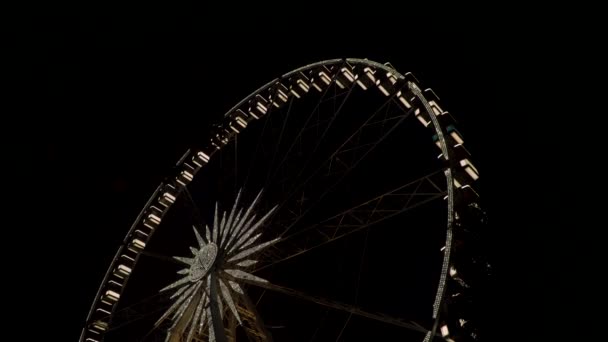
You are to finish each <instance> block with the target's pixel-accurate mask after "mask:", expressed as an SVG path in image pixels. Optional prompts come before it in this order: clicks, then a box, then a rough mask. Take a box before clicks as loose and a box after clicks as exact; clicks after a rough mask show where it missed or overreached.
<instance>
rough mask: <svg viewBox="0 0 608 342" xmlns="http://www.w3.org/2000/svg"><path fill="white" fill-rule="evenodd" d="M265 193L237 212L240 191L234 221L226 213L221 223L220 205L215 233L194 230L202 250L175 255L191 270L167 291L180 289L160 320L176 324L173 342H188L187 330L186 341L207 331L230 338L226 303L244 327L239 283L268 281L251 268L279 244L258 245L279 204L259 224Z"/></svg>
mask: <svg viewBox="0 0 608 342" xmlns="http://www.w3.org/2000/svg"><path fill="white" fill-rule="evenodd" d="M261 194H262V192H261V191H260V193H258V195H257V196H256V198H255V199H254V200H253V202H252V203H251V205H250V206H249V207H248V208H247V209H246V211H245V213H244V214H243V208H240V209H238V212H237V207H238V205H239V199H240V197H241V192H240V191H239V193H238V194H237V197H236V200H235V201H234V205H233V206H232V210H231V211H230V213H229V214H228V218H226V212H224V213H223V215H222V218H221V221H220V219H219V216H218V204H217V203H216V204H215V217H214V220H213V229H212V230H210V229H209V226H206V227H205V238H203V237H202V236H201V234H200V233H199V231H198V230H197V228H196V227H193V228H194V235H195V236H196V240H197V242H198V248H195V247H190V250H191V252H192V256H191V257H179V256H176V257H173V258H174V259H176V260H178V261H180V262H182V263H184V264H186V265H187V266H188V267H187V268H184V269H182V270H180V271H178V272H177V273H178V274H181V275H184V277H182V278H181V279H179V280H177V281H175V282H174V283H172V284H170V285H169V286H167V287H165V288H163V289H162V290H161V292H162V291H167V290H176V291H175V293H173V294H172V295H171V299H172V300H173V304H172V305H171V307H169V309H167V311H166V312H165V313H164V314H163V315H162V317H161V318H160V319H159V320H158V321H157V322H156V326H158V325H160V324H161V323H162V322H163V321H165V320H166V319H169V318H170V319H171V320H172V322H173V323H172V325H171V327H170V328H169V332H168V334H167V341H173V340H176V341H177V340H179V341H182V339H180V338H179V336H184V335H185V333H186V332H187V333H188V334H187V337H186V340H185V341H188V342H190V341H192V339H193V337H194V336H195V335H201V334H203V333H204V332H206V333H207V334H208V337H209V341H223V340H225V339H226V337H225V332H224V328H223V322H222V315H223V313H224V310H223V305H227V306H228V308H229V309H230V310H229V312H231V313H232V314H233V315H234V317H235V318H236V320H237V321H238V323H239V324H242V322H241V318H240V317H239V314H238V311H237V309H236V304H235V302H237V301H238V298H239V296H244V295H245V292H244V291H243V289H242V288H241V286H240V285H239V283H238V281H239V280H245V281H248V282H258V283H266V282H267V281H266V280H264V279H262V278H259V277H256V276H255V275H253V274H251V273H248V272H246V269H247V268H248V267H250V266H252V265H254V264H255V263H256V262H257V260H255V259H253V258H252V257H253V256H254V255H255V253H257V252H259V251H261V250H262V249H264V248H265V247H268V246H269V245H271V244H273V243H276V242H277V241H279V238H277V239H274V240H270V241H267V242H264V243H260V242H259V241H258V240H259V238H260V237H261V236H262V233H261V232H259V228H260V227H261V226H262V225H263V224H264V222H265V221H266V220H267V219H268V218H269V217H270V215H272V213H273V212H274V211H275V210H276V208H277V207H276V206H275V207H274V208H272V209H271V210H270V211H269V212H268V213H266V214H265V215H264V216H263V217H262V218H260V219H259V220H256V215H255V214H253V208H254V207H255V205H256V203H257V202H258V200H259V199H260V196H261ZM234 294H236V296H233V295H234Z"/></svg>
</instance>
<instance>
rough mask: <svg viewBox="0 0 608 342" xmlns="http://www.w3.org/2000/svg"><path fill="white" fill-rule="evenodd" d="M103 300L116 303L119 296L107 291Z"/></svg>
mask: <svg viewBox="0 0 608 342" xmlns="http://www.w3.org/2000/svg"><path fill="white" fill-rule="evenodd" d="M105 298H106V299H109V300H110V301H113V302H117V301H118V299H119V298H120V294H119V293H118V292H115V291H112V290H108V291H106V293H105Z"/></svg>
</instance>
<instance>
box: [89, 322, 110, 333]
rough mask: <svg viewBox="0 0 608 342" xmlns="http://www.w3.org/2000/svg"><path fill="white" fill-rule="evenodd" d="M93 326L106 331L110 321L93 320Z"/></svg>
mask: <svg viewBox="0 0 608 342" xmlns="http://www.w3.org/2000/svg"><path fill="white" fill-rule="evenodd" d="M92 325H93V328H95V329H97V330H99V331H106V330H108V323H106V322H104V321H95V322H93V324H92Z"/></svg>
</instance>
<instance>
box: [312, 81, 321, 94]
mask: <svg viewBox="0 0 608 342" xmlns="http://www.w3.org/2000/svg"><path fill="white" fill-rule="evenodd" d="M311 84H312V86H313V87H315V89H317V91H319V92H322V91H323V89H321V87H319V85H318V84H317V83H316V82H315V80H314V78H313V79H312V81H311Z"/></svg>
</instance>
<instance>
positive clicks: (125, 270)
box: [116, 264, 131, 277]
mask: <svg viewBox="0 0 608 342" xmlns="http://www.w3.org/2000/svg"><path fill="white" fill-rule="evenodd" d="M116 271H117V272H116V275H117V276H121V277H127V276H128V275H129V274H131V267H128V266H125V265H122V264H121V265H118V267H117V268H116Z"/></svg>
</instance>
